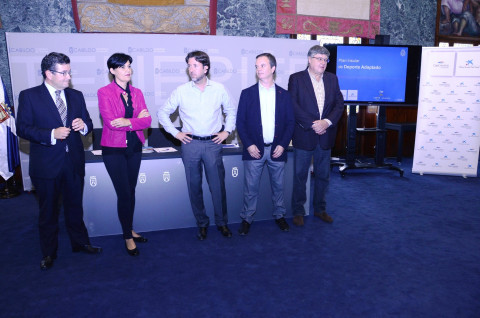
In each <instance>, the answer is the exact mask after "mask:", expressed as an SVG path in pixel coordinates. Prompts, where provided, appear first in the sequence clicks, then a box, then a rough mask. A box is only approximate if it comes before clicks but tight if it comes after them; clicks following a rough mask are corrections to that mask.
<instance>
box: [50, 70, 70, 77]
mask: <svg viewBox="0 0 480 318" xmlns="http://www.w3.org/2000/svg"><path fill="white" fill-rule="evenodd" d="M49 71H50V72H52V73H58V74H62V75H63V76H67V74H68V75H70V76H72V71H63V72H59V71H55V70H49Z"/></svg>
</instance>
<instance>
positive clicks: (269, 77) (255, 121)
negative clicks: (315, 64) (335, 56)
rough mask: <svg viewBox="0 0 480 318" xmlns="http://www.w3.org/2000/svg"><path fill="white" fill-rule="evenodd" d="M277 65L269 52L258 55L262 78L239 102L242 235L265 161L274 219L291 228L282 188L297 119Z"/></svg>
mask: <svg viewBox="0 0 480 318" xmlns="http://www.w3.org/2000/svg"><path fill="white" fill-rule="evenodd" d="M276 65H277V62H276V60H275V57H274V56H273V55H272V54H270V53H262V54H260V55H258V56H257V58H256V62H255V69H256V73H257V77H258V80H259V81H258V83H257V84H255V85H253V86H251V87H249V88H246V89H244V90H243V91H242V93H241V95H240V102H239V104H238V111H237V131H238V135H239V136H240V139H241V140H242V144H243V155H242V159H243V160H244V167H245V180H244V190H243V191H244V199H243V209H242V211H241V213H240V217H241V218H242V224H241V227H240V229H239V233H240V235H246V234H247V233H248V232H249V230H250V225H251V223H252V222H253V216H254V214H255V212H256V208H257V198H258V192H259V186H260V179H261V176H262V171H263V167H264V166H265V164H266V165H267V167H268V170H269V175H270V184H271V187H272V201H273V205H274V207H273V215H274V217H275V222H276V224H277V225H278V227H279V228H280V229H281V230H282V231H288V230H289V226H288V223H287V222H286V220H285V212H286V209H285V204H284V196H283V188H284V174H285V162H286V160H287V152H286V151H287V147H288V145H289V143H290V140H291V139H292V134H293V127H294V125H295V120H294V114H293V105H292V99H291V96H290V94H289V93H288V92H287V91H286V90H284V89H283V88H281V87H280V86H278V85H276V84H275V82H274V74H275V70H276Z"/></svg>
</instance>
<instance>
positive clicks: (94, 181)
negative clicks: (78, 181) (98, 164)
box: [90, 176, 97, 188]
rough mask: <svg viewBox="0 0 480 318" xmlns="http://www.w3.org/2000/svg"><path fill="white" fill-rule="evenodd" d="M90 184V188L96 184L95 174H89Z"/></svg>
mask: <svg viewBox="0 0 480 318" xmlns="http://www.w3.org/2000/svg"><path fill="white" fill-rule="evenodd" d="M90 186H91V187H92V188H94V187H96V186H97V177H96V176H90Z"/></svg>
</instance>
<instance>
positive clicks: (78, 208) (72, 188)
mask: <svg viewBox="0 0 480 318" xmlns="http://www.w3.org/2000/svg"><path fill="white" fill-rule="evenodd" d="M31 179H32V183H33V185H34V186H35V191H36V192H37V194H38V203H39V208H40V213H39V217H38V227H39V232H40V247H41V250H42V254H43V256H52V257H54V256H56V255H57V249H58V216H59V213H60V208H59V199H60V196H61V197H62V203H63V211H64V216H65V226H66V228H67V233H68V235H69V237H70V243H71V245H72V248H76V247H80V246H83V245H86V244H90V240H89V238H88V232H87V228H86V227H85V223H84V222H83V205H82V200H83V184H84V177H83V176H80V175H78V174H77V173H76V172H75V169H74V167H73V164H72V161H71V159H70V156H69V154H68V153H65V161H64V164H63V167H62V169H61V171H60V173H59V174H58V175H57V176H56V177H55V178H54V179H43V178H35V177H32V178H31Z"/></svg>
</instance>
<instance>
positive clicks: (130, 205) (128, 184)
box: [98, 53, 152, 256]
mask: <svg viewBox="0 0 480 318" xmlns="http://www.w3.org/2000/svg"><path fill="white" fill-rule="evenodd" d="M131 64H132V57H131V56H129V55H126V54H123V53H115V54H113V55H112V56H110V58H109V59H108V61H107V66H108V70H109V71H110V74H111V75H112V76H113V81H112V82H111V83H110V84H109V85H107V86H105V87H102V88H100V89H99V90H98V105H99V107H100V115H101V116H102V120H103V132H102V140H101V143H100V144H101V145H102V156H103V162H104V163H105V167H106V168H107V171H108V174H109V175H110V178H111V179H112V183H113V186H114V188H115V192H116V194H117V210H118V218H119V219H120V224H121V225H122V231H123V238H124V239H125V248H126V250H127V253H128V254H129V255H131V256H137V255H139V251H138V248H137V246H136V243H146V242H147V239H146V238H145V237H143V236H141V235H139V234H138V233H136V232H135V231H134V230H133V225H132V224H133V213H134V210H135V187H136V186H137V179H138V172H139V170H140V162H141V160H142V145H143V143H144V142H145V137H144V135H143V129H145V128H147V127H149V126H150V124H151V122H152V118H151V117H150V114H149V113H148V109H147V106H146V105H145V99H144V98H143V94H142V91H141V90H139V89H138V88H135V87H132V86H131V85H130V84H129V82H130V80H131V76H132V67H131Z"/></svg>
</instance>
